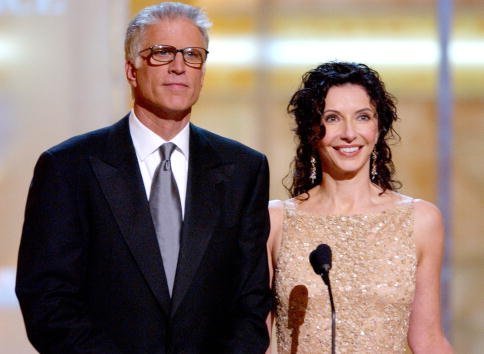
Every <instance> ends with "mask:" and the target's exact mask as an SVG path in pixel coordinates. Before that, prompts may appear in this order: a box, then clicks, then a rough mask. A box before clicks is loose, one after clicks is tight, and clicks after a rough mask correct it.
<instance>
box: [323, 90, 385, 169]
mask: <svg viewBox="0 0 484 354" xmlns="http://www.w3.org/2000/svg"><path fill="white" fill-rule="evenodd" d="M321 123H322V124H323V125H324V127H325V130H326V134H325V136H324V138H323V139H322V140H321V141H320V143H319V151H320V156H321V162H322V165H323V166H324V167H323V172H324V173H328V174H330V175H331V176H333V178H334V179H350V178H353V177H354V176H356V175H357V174H366V176H367V177H368V178H369V168H370V163H369V159H370V154H371V152H372V151H373V148H374V146H375V144H376V142H377V140H378V118H377V114H376V108H375V107H374V106H373V104H372V103H371V101H370V97H369V96H368V93H367V92H366V90H365V89H364V88H363V87H362V86H360V85H355V84H344V85H340V86H333V87H331V88H330V89H329V90H328V93H327V95H326V99H325V108H324V112H323V115H322V117H321Z"/></svg>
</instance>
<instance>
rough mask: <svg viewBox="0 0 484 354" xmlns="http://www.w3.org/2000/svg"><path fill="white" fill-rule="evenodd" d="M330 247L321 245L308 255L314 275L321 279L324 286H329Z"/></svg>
mask: <svg viewBox="0 0 484 354" xmlns="http://www.w3.org/2000/svg"><path fill="white" fill-rule="evenodd" d="M331 258H332V255H331V247H329V246H328V245H327V244H325V243H322V244H320V245H319V246H318V247H316V249H315V250H314V251H312V252H311V254H310V255H309V262H310V263H311V265H312V267H313V270H314V272H315V273H316V274H318V275H320V276H321V277H322V278H323V281H324V284H326V285H329V270H330V269H331Z"/></svg>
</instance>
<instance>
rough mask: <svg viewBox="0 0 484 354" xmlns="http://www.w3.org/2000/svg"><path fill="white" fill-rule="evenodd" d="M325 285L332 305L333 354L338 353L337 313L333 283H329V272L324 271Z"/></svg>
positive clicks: (322, 275)
mask: <svg viewBox="0 0 484 354" xmlns="http://www.w3.org/2000/svg"><path fill="white" fill-rule="evenodd" d="M321 278H323V281H324V284H326V285H327V286H328V294H329V302H330V304H331V354H335V353H336V311H335V309H334V301H333V292H332V291H331V283H330V281H329V272H328V271H323V272H322V273H321Z"/></svg>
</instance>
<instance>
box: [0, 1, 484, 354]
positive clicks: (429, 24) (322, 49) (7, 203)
mask: <svg viewBox="0 0 484 354" xmlns="http://www.w3.org/2000/svg"><path fill="white" fill-rule="evenodd" d="M186 2H187V3H190V4H192V5H196V6H201V7H203V8H205V9H206V10H207V12H208V14H209V16H210V18H211V20H212V22H213V29H212V31H211V42H210V46H209V50H210V54H209V57H208V62H207V74H206V77H205V85H204V89H203V91H202V95H201V98H200V100H199V102H198V103H197V105H196V106H195V109H194V111H193V113H192V117H193V121H194V122H195V123H196V124H199V125H201V126H203V127H205V128H208V129H210V130H213V131H215V132H218V133H220V134H223V135H226V136H229V137H231V138H235V139H237V140H240V141H242V142H244V143H246V144H248V145H249V146H251V147H253V148H256V149H258V150H260V151H262V152H264V153H265V154H267V156H268V158H269V162H270V167H271V199H285V198H287V194H286V192H285V190H284V188H283V187H282V185H281V180H282V178H283V177H284V176H285V175H286V174H287V172H288V168H289V163H290V161H291V160H292V157H293V150H294V141H293V138H292V133H291V128H292V124H291V121H290V118H289V117H288V115H287V114H286V105H287V103H288V101H289V98H290V97H291V95H292V93H293V92H294V91H295V90H296V89H297V88H298V86H299V84H300V80H301V75H302V74H303V73H304V72H306V71H307V70H309V69H311V68H313V67H315V66H316V65H318V64H319V63H321V62H324V61H328V60H334V59H342V60H350V61H358V62H364V63H366V64H368V65H370V66H372V67H373V68H375V69H377V70H378V71H379V72H380V73H381V75H382V78H383V80H384V81H385V82H386V84H387V88H388V90H389V91H390V92H392V93H393V94H394V95H395V96H396V98H397V100H398V108H399V115H400V117H401V120H400V122H399V123H398V125H397V131H398V132H399V133H400V135H401V137H402V140H401V141H400V142H399V143H398V144H397V145H395V146H393V151H394V160H395V163H396V167H397V178H398V179H399V180H400V181H402V182H403V186H404V187H403V189H402V192H403V193H405V194H410V195H412V196H414V197H419V198H424V199H427V200H430V201H432V202H434V203H437V204H438V205H439V206H440V207H441V209H442V211H443V213H444V215H445V217H446V223H447V225H446V226H447V232H448V235H447V241H446V246H447V254H446V257H445V262H444V272H443V297H442V298H443V303H442V307H443V314H444V316H443V321H444V325H445V329H446V331H447V332H448V336H449V337H450V339H451V341H452V342H453V345H454V347H455V349H456V352H457V353H482V350H483V349H482V348H484V301H483V296H482V293H483V292H484V284H483V281H482V279H483V277H482V274H483V271H484V257H483V256H484V245H483V243H482V237H481V234H482V231H483V225H484V223H483V217H482V215H483V199H484V198H483V195H484V193H483V192H484V186H483V182H482V180H483V178H482V175H483V173H484V164H483V163H482V156H483V155H484V149H483V146H484V145H483V142H482V138H483V136H484V135H483V133H484V2H483V1H480V0H456V1H454V2H452V1H450V0H442V1H438V0H435V1H431V0H385V1H383V0H298V1H293V0H230V1H227V0H200V1H186ZM155 3H157V2H156V1H141V0H83V1H75V0H0V352H1V353H14V354H17V353H18V354H23V353H26V354H27V353H35V351H34V350H33V349H32V347H31V346H30V345H29V343H28V341H27V338H26V335H25V329H24V326H23V322H22V318H21V314H20V310H19V308H18V304H17V301H16V298H15V296H14V292H13V288H14V279H15V265H16V260H17V250H18V246H19V241H20V233H21V226H22V222H23V209H24V205H25V200H26V195H27V190H28V186H29V183H30V179H31V177H32V170H33V167H34V164H35V161H36V160H37V157H38V156H39V154H40V153H41V152H42V151H43V150H45V149H46V148H48V147H50V146H52V145H54V144H56V143H58V142H60V141H62V140H64V139H66V138H68V137H70V136H72V135H75V134H79V133H82V132H85V131H88V130H91V129H95V128H99V127H102V126H105V125H107V124H110V123H113V122H115V121H117V120H118V119H120V118H121V117H122V116H123V115H124V114H126V113H127V112H128V110H129V109H130V95H129V88H128V85H127V83H126V81H125V78H124V54H123V40H124V31H125V28H126V25H127V23H128V21H129V19H130V18H131V17H132V16H133V15H134V14H135V13H137V12H138V11H139V10H140V9H141V8H142V7H144V6H147V5H152V4H155Z"/></svg>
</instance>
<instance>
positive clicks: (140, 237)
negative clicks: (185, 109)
mask: <svg viewBox="0 0 484 354" xmlns="http://www.w3.org/2000/svg"><path fill="white" fill-rule="evenodd" d="M267 201H268V165H267V160H266V158H265V156H263V155H262V154H260V153H258V152H256V151H254V150H252V149H250V148H248V147H245V146H243V145H242V144H239V143H237V142H234V141H232V140H229V139H225V138H222V137H220V136H217V135H215V134H213V133H210V132H208V131H206V130H203V129H201V128H198V127H196V126H194V125H191V126H190V158H189V167H188V185H187V197H186V204H185V205H186V207H185V217H184V223H183V228H182V235H181V242H180V254H179V260H178V267H177V273H176V278H175V284H174V289H173V297H172V298H170V296H169V293H168V287H167V284H166V278H165V275H164V270H163V263H162V260H161V256H160V252H159V248H158V244H157V241H156V234H155V230H154V226H153V222H152V220H151V215H150V211H149V205H148V201H147V198H146V192H145V189H144V186H143V181H142V177H141V173H140V170H139V166H138V162H137V159H136V155H135V151H134V147H133V144H132V141H131V136H130V133H129V126H128V119H127V117H124V118H123V119H122V120H120V121H119V122H118V123H116V124H114V125H112V126H110V127H107V128H104V129H101V130H98V131H94V132H91V133H87V134H85V135H81V136H78V137H75V138H72V139H70V140H68V141H66V142H64V143H62V144H60V145H58V146H56V147H53V148H51V149H49V150H48V151H46V152H44V153H43V154H42V155H41V156H40V158H39V160H38V162H37V164H36V167H35V170H34V176H33V180H32V183H31V186H30V190H29V195H28V199H27V205H26V211H25V220H24V226H23V232H22V240H21V244H20V250H19V258H18V269H17V283H16V292H17V296H18V299H19V302H20V306H21V309H22V313H23V316H24V320H25V325H26V329H27V334H28V337H29V339H30V341H31V342H32V344H33V345H34V346H35V348H36V349H37V350H38V351H39V352H41V353H62V354H65V353H96V354H103V353H129V354H136V353H264V352H265V350H266V347H267V346H268V334H267V330H266V326H265V318H266V316H267V314H268V311H269V308H270V292H269V287H268V285H269V282H268V269H267V256H266V240H267V236H268V230H269V221H268V212H267Z"/></svg>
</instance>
